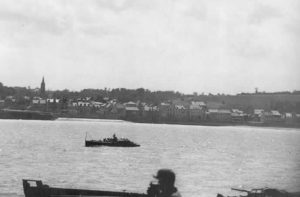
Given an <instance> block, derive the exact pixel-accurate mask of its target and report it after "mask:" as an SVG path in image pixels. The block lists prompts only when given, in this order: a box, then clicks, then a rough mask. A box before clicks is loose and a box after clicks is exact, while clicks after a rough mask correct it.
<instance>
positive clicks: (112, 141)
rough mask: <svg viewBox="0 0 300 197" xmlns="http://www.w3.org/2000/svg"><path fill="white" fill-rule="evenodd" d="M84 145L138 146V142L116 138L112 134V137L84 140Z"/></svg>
mask: <svg viewBox="0 0 300 197" xmlns="http://www.w3.org/2000/svg"><path fill="white" fill-rule="evenodd" d="M85 146H86V147H95V146H115V147H138V146H140V145H139V144H136V143H134V142H132V141H130V140H128V139H126V138H117V137H116V135H115V134H114V135H113V137H112V138H104V139H103V140H86V139H85Z"/></svg>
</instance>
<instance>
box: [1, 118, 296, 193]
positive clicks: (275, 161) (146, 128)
mask: <svg viewBox="0 0 300 197" xmlns="http://www.w3.org/2000/svg"><path fill="white" fill-rule="evenodd" d="M86 133H87V138H88V139H100V138H105V137H111V136H112V135H113V134H114V133H115V134H116V135H117V136H118V137H126V138H129V139H130V140H132V141H134V142H136V143H138V144H140V145H141V146H140V147H135V148H120V147H98V148H88V147H84V139H85V137H86ZM160 168H171V169H173V170H174V171H175V173H176V175H177V177H176V186H177V187H178V189H179V191H180V192H181V194H182V196H183V197H215V196H216V194H217V193H222V194H226V195H233V194H237V193H234V192H233V191H231V188H232V187H235V188H244V189H251V188H262V187H275V188H278V189H285V190H287V191H290V192H293V191H299V190H300V189H299V188H300V129H285V128H259V127H233V126H226V127H220V126H219V127H212V126H190V125H189V126H187V125H166V124H138V123H130V122H123V121H110V120H86V119H58V120H55V121H39V120H0V196H1V197H2V196H10V197H17V196H18V197H20V196H24V194H23V188H22V179H38V180H42V181H43V183H45V184H48V185H50V186H52V187H64V188H81V189H97V190H114V191H123V190H126V191H129V192H140V193H145V192H146V190H147V187H148V185H149V183H150V181H152V180H153V175H154V174H155V173H156V171H157V170H158V169H160Z"/></svg>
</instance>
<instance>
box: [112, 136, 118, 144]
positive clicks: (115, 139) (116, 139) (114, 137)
mask: <svg viewBox="0 0 300 197" xmlns="http://www.w3.org/2000/svg"><path fill="white" fill-rule="evenodd" d="M113 141H114V142H117V141H118V138H117V136H116V134H113Z"/></svg>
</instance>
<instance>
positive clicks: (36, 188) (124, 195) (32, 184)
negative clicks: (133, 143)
mask: <svg viewBox="0 0 300 197" xmlns="http://www.w3.org/2000/svg"><path fill="white" fill-rule="evenodd" d="M23 189H24V194H25V197H66V196H68V197H84V196H107V197H116V196H120V197H147V196H148V195H147V194H140V193H130V192H115V191H101V190H84V189H65V188H55V187H49V186H48V185H44V184H43V183H42V181H40V180H28V179H23Z"/></svg>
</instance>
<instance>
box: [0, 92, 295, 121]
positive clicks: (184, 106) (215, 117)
mask: <svg viewBox="0 0 300 197" xmlns="http://www.w3.org/2000/svg"><path fill="white" fill-rule="evenodd" d="M25 99H26V100H28V103H27V107H26V109H29V110H39V111H49V112H53V113H56V114H57V115H58V116H63V117H84V118H107V119H124V120H131V121H138V122H174V123H176V122H178V123H185V122H187V123H188V122H190V123H246V122H261V123H295V122H296V123H297V122H300V114H295V113H280V112H279V111H277V110H271V111H265V110H264V109H254V111H253V113H244V112H243V111H242V110H239V109H224V108H222V105H221V104H220V103H219V104H218V103H217V102H214V103H213V104H211V103H210V102H201V101H184V100H173V101H169V102H164V103H160V104H159V105H157V106H154V105H151V104H147V103H143V102H139V101H138V102H132V101H131V102H126V103H120V102H118V101H117V100H116V99H109V98H105V99H104V100H105V101H104V102H97V101H94V100H92V99H91V98H80V99H71V100H65V101H63V100H60V99H56V98H42V97H33V98H28V97H26V98H25ZM15 100H16V99H15V98H14V97H12V96H9V97H7V98H5V99H4V100H0V108H5V107H6V108H9V107H10V106H12V105H13V103H14V102H15Z"/></svg>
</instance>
